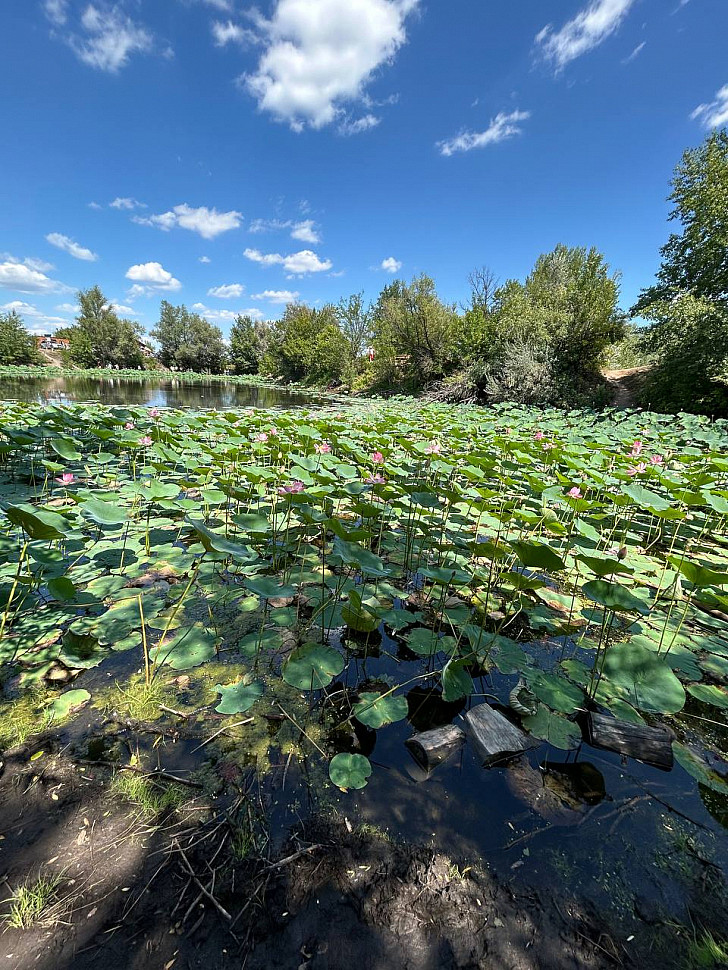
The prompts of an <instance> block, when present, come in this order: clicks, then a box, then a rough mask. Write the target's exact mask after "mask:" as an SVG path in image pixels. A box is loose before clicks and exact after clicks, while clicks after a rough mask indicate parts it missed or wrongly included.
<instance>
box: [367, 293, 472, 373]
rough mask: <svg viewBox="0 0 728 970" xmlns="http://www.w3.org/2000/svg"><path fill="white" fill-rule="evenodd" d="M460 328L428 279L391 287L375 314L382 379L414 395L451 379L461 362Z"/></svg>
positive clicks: (375, 340)
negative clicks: (445, 378)
mask: <svg viewBox="0 0 728 970" xmlns="http://www.w3.org/2000/svg"><path fill="white" fill-rule="evenodd" d="M459 323H460V321H459V318H458V315H457V313H456V312H455V308H454V307H452V306H447V305H446V304H444V303H443V302H442V300H440V298H439V297H438V295H437V293H436V291H435V284H434V281H433V280H432V279H431V278H430V277H429V276H425V275H424V274H423V275H422V276H419V277H415V278H414V279H413V280H412V282H411V283H409V284H407V283H404V282H403V281H402V280H394V281H393V282H392V283H390V284H388V285H387V286H386V287H385V288H384V289H383V290H382V292H381V293H380V295H379V299H378V300H377V303H376V305H375V307H374V313H373V335H374V336H373V343H374V349H375V357H374V366H375V371H376V373H377V376H378V378H379V379H380V380H382V381H388V382H399V381H401V382H403V383H405V384H408V385H409V386H410V387H411V388H412V389H413V390H414V389H417V388H421V387H424V386H425V385H426V384H427V383H428V382H429V381H432V380H434V379H437V378H439V377H442V376H443V375H445V374H447V373H448V372H449V371H451V370H452V369H453V367H454V366H455V364H456V363H457V361H458V353H457V348H458V329H459Z"/></svg>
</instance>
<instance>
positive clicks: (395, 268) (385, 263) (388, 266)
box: [381, 256, 402, 273]
mask: <svg viewBox="0 0 728 970" xmlns="http://www.w3.org/2000/svg"><path fill="white" fill-rule="evenodd" d="M381 269H383V270H384V271H385V272H386V273H398V272H399V271H400V270H401V269H402V263H401V262H400V261H399V260H398V259H395V258H394V256H388V257H387V258H386V259H383V260H382V263H381Z"/></svg>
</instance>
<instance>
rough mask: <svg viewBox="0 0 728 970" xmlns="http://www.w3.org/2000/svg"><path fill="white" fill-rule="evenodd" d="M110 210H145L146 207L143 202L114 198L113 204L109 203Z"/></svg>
mask: <svg viewBox="0 0 728 970" xmlns="http://www.w3.org/2000/svg"><path fill="white" fill-rule="evenodd" d="M109 208H110V209H146V208H147V206H146V204H145V203H144V202H139V201H138V200H137V199H130V198H116V199H114V201H113V202H109Z"/></svg>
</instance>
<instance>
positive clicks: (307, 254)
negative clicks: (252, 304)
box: [243, 249, 334, 276]
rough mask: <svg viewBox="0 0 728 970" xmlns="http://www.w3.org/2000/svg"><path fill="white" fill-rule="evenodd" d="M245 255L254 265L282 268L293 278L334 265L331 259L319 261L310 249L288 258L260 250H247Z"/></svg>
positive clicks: (319, 271)
mask: <svg viewBox="0 0 728 970" xmlns="http://www.w3.org/2000/svg"><path fill="white" fill-rule="evenodd" d="M243 255H244V256H245V258H246V259H249V260H251V261H252V262H253V263H260V265H261V266H282V267H283V268H284V270H285V271H286V272H287V273H290V274H291V276H304V275H305V274H306V273H321V272H324V271H325V270H327V269H331V267H332V266H333V265H334V264H333V263H332V262H331V260H330V259H319V257H318V256H317V255H316V253H314V252H312V250H310V249H302V250H301V251H300V252H299V253H291V254H290V255H288V256H281V254H280V253H261V252H260V250H259V249H246V250H245V252H244V253H243Z"/></svg>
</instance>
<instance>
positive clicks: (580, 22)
mask: <svg viewBox="0 0 728 970" xmlns="http://www.w3.org/2000/svg"><path fill="white" fill-rule="evenodd" d="M634 3H635V0H592V2H591V3H590V4H589V5H588V6H586V7H584V8H583V10H580V11H579V13H577V14H576V16H575V17H572V19H571V20H568V21H567V22H566V23H565V24H564V25H563V27H561V28H560V29H559V30H557V31H554V29H553V25H552V24H547V25H546V26H545V27H544V28H543V30H541V31H539V33H538V34H537V35H536V43H537V44H538V45H539V47H540V48H541V52H542V53H543V55H544V57H546V59H547V60H549V61H551V62H552V63H553V65H554V66H555V68H556V70H557V71H560V70H562V69H563V68H564V67H566V65H567V64H568V63H569V62H570V61H573V60H574V59H575V58H577V57H581V55H582V54H587V53H588V52H589V51H590V50H592V49H593V48H595V47H597V46H598V45H599V44H601V43H602V41H604V40H606V39H607V37H609V36H610V35H611V34H613V33H614V32H615V31H616V30H617V28H618V27H619V25H620V24H621V23H622V21H623V20H624V18H625V17H626V16H627V14H628V13H629V11H630V9H631V8H632V6H633V5H634Z"/></svg>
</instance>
